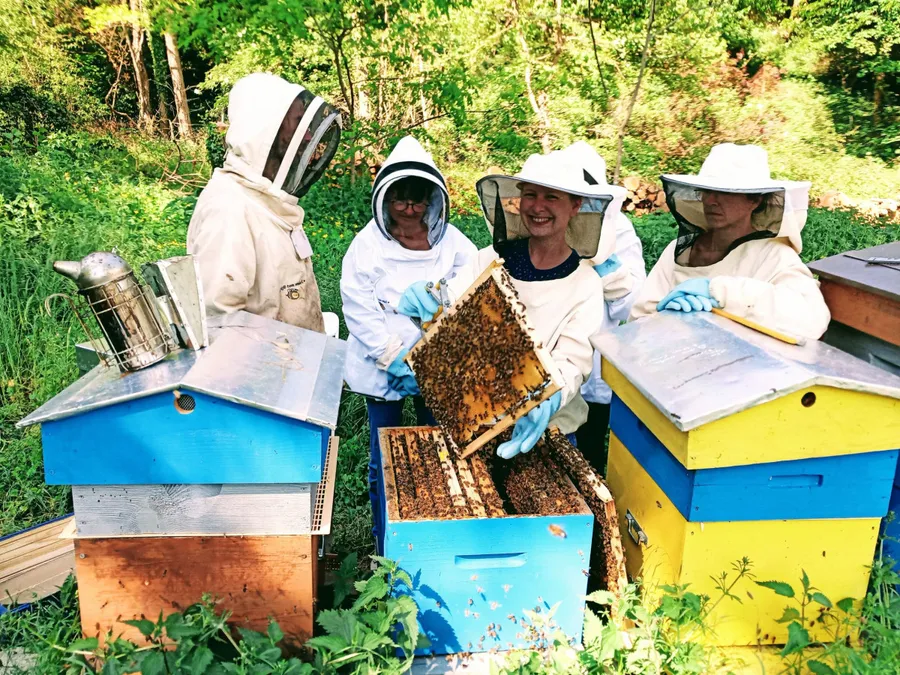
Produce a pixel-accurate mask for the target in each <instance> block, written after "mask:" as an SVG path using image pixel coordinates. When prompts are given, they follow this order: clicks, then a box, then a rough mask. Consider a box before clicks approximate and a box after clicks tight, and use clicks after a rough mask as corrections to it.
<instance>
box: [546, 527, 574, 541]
mask: <svg viewBox="0 0 900 675" xmlns="http://www.w3.org/2000/svg"><path fill="white" fill-rule="evenodd" d="M547 529H548V530H550V534H552V535H553V536H554V537H559V538H560V539H565V538H566V537H567V536H569V535H567V534H566V531H565V530H564V529H563V528H561V527H560V526H559V525H550V526H548V527H547Z"/></svg>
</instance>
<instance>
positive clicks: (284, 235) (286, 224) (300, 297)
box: [187, 73, 341, 332]
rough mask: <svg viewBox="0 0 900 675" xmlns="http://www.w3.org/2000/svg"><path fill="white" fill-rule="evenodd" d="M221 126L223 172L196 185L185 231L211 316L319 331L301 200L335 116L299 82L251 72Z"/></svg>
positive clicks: (329, 142)
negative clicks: (242, 316)
mask: <svg viewBox="0 0 900 675" xmlns="http://www.w3.org/2000/svg"><path fill="white" fill-rule="evenodd" d="M228 121H229V125H228V132H227V133H226V135H225V142H226V144H227V153H226V155H225V163H224V166H222V167H221V168H218V169H216V171H215V173H213V176H212V178H211V179H210V180H209V183H207V184H206V187H205V188H203V192H201V193H200V197H199V199H198V200H197V206H196V208H195V209H194V214H193V216H192V217H191V223H190V225H189V226H188V236H187V250H188V253H191V254H193V255H194V256H196V258H197V261H198V263H199V267H200V276H201V280H202V282H203V292H204V295H205V299H206V306H207V310H208V313H210V314H227V313H230V312H235V311H237V310H240V309H243V310H246V311H248V312H250V313H252V314H259V315H261V316H265V317H268V318H270V319H277V320H279V321H284V322H285V323H289V324H292V325H294V326H300V327H302V328H308V329H311V330H316V331H319V332H321V331H323V329H324V322H323V318H322V307H321V302H320V299H319V287H318V285H317V284H316V278H315V276H314V275H313V268H312V247H311V246H310V245H309V240H308V239H307V237H306V233H305V232H304V230H303V217H304V214H303V209H302V208H300V206H299V204H298V200H299V198H301V197H302V196H303V195H305V194H306V192H307V191H308V190H309V188H310V187H311V186H312V185H313V183H315V182H316V181H317V180H318V179H319V178H320V177H321V176H322V174H323V173H324V172H325V169H326V168H327V167H328V164H329V162H331V159H332V157H333V156H334V153H335V151H336V150H337V146H338V141H339V140H340V135H341V134H340V132H341V129H340V115H339V113H338V111H337V110H335V109H334V108H333V107H332V106H330V105H328V104H327V103H326V102H325V101H323V100H322V99H321V98H319V97H318V96H316V95H315V94H312V93H311V92H309V91H308V90H306V89H304V88H303V87H301V86H300V85H298V84H291V83H290V82H287V81H286V80H283V79H281V78H280V77H276V76H275V75H269V74H266V73H254V74H252V75H248V76H247V77H244V78H241V79H240V80H238V82H237V83H236V84H235V85H234V87H233V88H232V90H231V92H230V93H229V96H228ZM335 318H336V317H335Z"/></svg>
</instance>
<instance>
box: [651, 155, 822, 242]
mask: <svg viewBox="0 0 900 675" xmlns="http://www.w3.org/2000/svg"><path fill="white" fill-rule="evenodd" d="M661 179H662V184H663V189H664V190H665V193H666V204H668V206H669V210H670V211H671V212H672V215H673V216H674V217H675V221H676V222H677V223H678V240H677V243H676V244H675V258H676V260H677V259H678V257H679V256H680V255H681V254H682V253H683V252H684V251H686V250H687V249H688V248H689V247H690V246H691V244H693V243H694V241H695V240H696V239H697V237H699V236H700V235H701V234H702V233H703V232H705V231H706V230H707V229H708V224H707V221H706V215H705V214H704V211H703V203H702V202H701V197H702V194H703V192H707V191H709V192H728V193H735V194H746V195H762V202H761V203H760V205H759V206H758V207H757V208H756V209H755V210H754V211H753V213H752V214H751V216H750V221H751V224H752V226H753V232H752V233H751V234H749V235H747V236H744V237H741V238H739V239H737V240H735V241H734V242H732V243H731V246H730V247H729V252H730V251H732V250H734V248H735V247H737V246H740V245H741V244H742V243H744V242H746V241H751V240H754V239H767V238H771V237H783V238H785V239H787V240H788V242H789V243H790V245H791V246H792V247H793V248H794V249H795V250H796V251H797V253H800V251H801V249H802V248H803V242H802V240H801V237H800V232H801V230H802V229H803V226H804V225H805V224H806V213H807V209H808V207H809V187H810V184H809V183H805V182H794V181H783V180H773V179H772V178H771V175H770V173H769V156H768V153H767V152H766V151H765V149H764V148H760V147H758V146H755V145H735V144H734V143H722V144H721V145H716V146H715V147H713V149H712V150H711V151H710V153H709V156H708V157H707V158H706V160H705V161H704V162H703V166H702V167H700V173H699V174H697V175H696V176H694V175H682V174H666V175H663V176H661Z"/></svg>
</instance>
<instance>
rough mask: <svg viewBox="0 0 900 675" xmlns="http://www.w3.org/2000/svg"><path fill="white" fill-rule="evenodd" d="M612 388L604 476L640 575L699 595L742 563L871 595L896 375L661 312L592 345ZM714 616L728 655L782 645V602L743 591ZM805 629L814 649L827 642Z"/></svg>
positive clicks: (897, 420)
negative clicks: (736, 649) (740, 648)
mask: <svg viewBox="0 0 900 675" xmlns="http://www.w3.org/2000/svg"><path fill="white" fill-rule="evenodd" d="M598 348H599V349H600V351H601V353H602V356H603V364H602V373H603V379H604V380H605V381H606V382H608V383H609V385H610V387H611V388H612V390H613V393H614V396H613V402H612V411H611V417H610V430H611V432H610V454H609V471H608V480H609V484H610V488H611V489H612V492H613V495H614V497H615V499H616V502H617V504H618V507H619V514H620V524H621V529H622V534H623V540H624V541H625V544H626V551H625V552H626V561H627V566H628V570H629V574H630V575H631V576H635V577H637V576H642V577H643V578H644V579H645V581H646V582H647V583H648V584H649V585H650V587H653V586H655V585H657V584H670V583H676V584H690V589H691V591H693V592H695V593H706V594H709V595H711V596H715V595H716V593H717V591H716V587H715V581H714V578H715V577H718V576H720V575H721V573H722V572H731V571H732V565H733V563H735V562H736V561H738V560H741V559H742V558H744V557H747V558H749V559H750V561H751V563H752V568H751V571H752V573H753V574H754V575H755V577H756V579H759V580H779V581H786V582H789V583H793V584H796V583H797V580H799V579H800V578H801V575H802V573H803V572H804V571H805V572H806V573H807V574H808V575H809V578H810V579H811V580H812V582H813V583H814V584H815V585H816V586H817V588H818V589H820V590H821V592H822V593H824V594H825V595H826V596H827V597H829V598H831V599H832V601H837V600H840V599H843V598H845V597H855V598H861V597H863V596H864V595H865V592H866V587H867V583H868V578H869V569H868V566H870V565H871V563H872V558H873V554H874V552H875V545H876V541H877V537H878V531H879V526H880V524H881V519H882V518H884V516H885V515H886V514H887V511H888V502H889V498H890V493H891V486H892V482H893V476H894V472H895V470H896V466H897V455H898V453H897V447H898V446H900V378H897V377H894V376H892V375H890V374H889V373H886V372H883V371H881V370H879V369H877V368H875V367H873V366H870V365H869V364H867V363H864V362H862V361H860V360H858V359H856V358H854V357H852V356H849V355H847V354H845V353H843V352H841V351H839V350H837V349H835V348H833V347H830V346H829V345H826V344H824V343H821V342H816V341H811V342H809V343H808V344H806V345H805V346H796V345H787V344H783V343H781V342H778V341H776V340H773V339H771V338H769V337H766V336H764V335H760V334H758V333H756V332H754V331H752V330H750V329H748V328H745V327H743V326H740V325H738V324H735V323H732V322H730V321H728V320H726V319H723V318H721V317H718V316H714V315H709V314H703V313H700V314H690V315H685V316H682V315H676V314H675V313H673V312H662V313H659V314H657V315H654V316H652V317H648V318H646V319H642V320H639V321H636V322H633V323H630V324H627V325H625V326H622V327H620V328H618V329H616V330H614V331H612V332H611V333H609V334H606V335H604V336H602V337H601V338H600V339H599V340H598ZM733 593H734V594H736V595H738V596H739V597H740V598H741V600H742V603H738V602H734V601H729V600H728V599H725V600H724V601H723V602H722V603H720V604H719V605H718V607H717V608H716V610H715V613H714V614H713V616H712V617H711V622H712V625H713V629H714V636H713V637H712V638H711V639H713V640H714V641H715V642H717V643H718V644H722V645H747V644H756V643H757V642H758V641H763V642H769V643H783V642H785V640H786V639H787V624H783V623H782V624H779V623H777V622H776V619H777V617H779V616H780V615H781V611H782V609H783V604H784V603H783V602H782V600H783V598H780V597H778V596H777V595H775V594H774V593H772V592H770V591H767V590H765V589H761V588H758V587H756V586H755V585H754V584H752V582H751V581H750V580H749V579H744V580H743V581H742V582H741V583H740V584H739V585H738V586H737V587H736V588H734V589H733ZM818 630H819V629H818V628H813V629H810V632H811V633H812V634H813V638H814V639H817V638H824V637H825V636H824V635H822V634H820V633H817V631H818Z"/></svg>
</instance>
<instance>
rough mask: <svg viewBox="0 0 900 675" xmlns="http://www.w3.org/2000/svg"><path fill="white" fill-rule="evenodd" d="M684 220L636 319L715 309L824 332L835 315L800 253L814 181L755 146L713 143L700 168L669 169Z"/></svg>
mask: <svg viewBox="0 0 900 675" xmlns="http://www.w3.org/2000/svg"><path fill="white" fill-rule="evenodd" d="M662 183H663V189H664V190H665V193H666V203H667V204H668V205H669V209H670V210H671V212H672V215H673V216H674V218H675V221H676V223H677V224H678V237H677V238H676V239H675V241H673V242H672V243H671V244H669V245H668V246H667V247H666V249H665V250H664V251H663V253H662V255H661V256H660V259H659V261H658V262H657V263H656V265H655V266H654V267H653V269H652V270H651V272H650V275H649V277H648V278H647V283H646V284H644V288H643V290H642V292H641V294H640V297H639V298H638V300H637V302H635V305H634V307H633V309H632V313H631V316H632V318H639V317H642V316H646V315H648V314H652V313H653V312H662V311H674V312H703V311H710V310H711V309H712V308H713V307H719V308H722V309H723V310H725V311H727V312H730V313H732V314H736V315H738V316H740V317H743V318H746V319H750V320H752V321H755V322H757V323H760V324H762V325H764V326H767V327H769V328H773V329H775V330H778V331H782V332H786V333H791V334H794V335H798V336H802V337H806V338H811V339H818V338H819V337H820V336H821V335H822V334H823V333H824V332H825V329H826V328H827V327H828V322H829V320H830V319H831V315H830V313H829V311H828V307H827V306H826V305H825V300H824V298H823V297H822V293H821V291H820V290H819V284H818V282H817V281H816V280H815V279H814V278H813V276H812V273H810V271H809V269H807V267H806V265H804V264H803V262H802V261H801V260H800V251H801V250H802V248H803V242H802V240H801V238H800V232H801V230H802V229H803V226H804V225H805V223H806V214H807V209H808V204H809V187H810V184H809V183H805V182H793V181H783V180H774V179H772V178H771V176H770V174H769V160H768V154H767V153H766V151H765V150H764V149H763V148H760V147H758V146H754V145H734V144H732V143H724V144H722V145H717V146H715V147H714V148H713V149H712V150H711V151H710V153H709V156H708V157H707V158H706V160H705V161H704V162H703V166H702V167H701V168H700V173H699V174H698V175H696V176H695V175H672V174H669V175H664V176H662Z"/></svg>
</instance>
